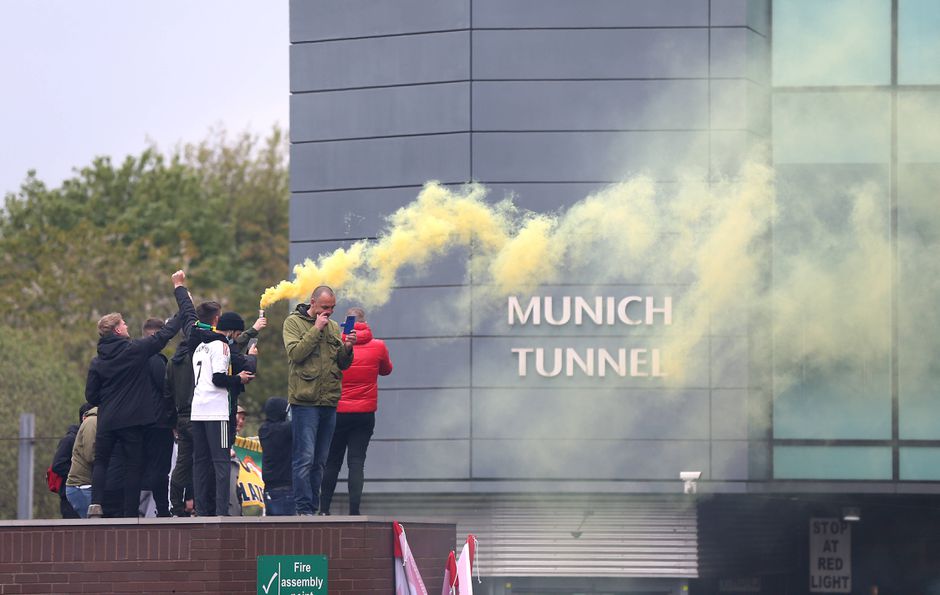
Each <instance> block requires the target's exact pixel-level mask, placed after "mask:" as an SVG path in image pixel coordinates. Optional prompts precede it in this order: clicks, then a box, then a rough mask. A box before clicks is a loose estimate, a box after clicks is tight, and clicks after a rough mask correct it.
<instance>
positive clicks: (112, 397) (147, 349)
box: [85, 287, 195, 431]
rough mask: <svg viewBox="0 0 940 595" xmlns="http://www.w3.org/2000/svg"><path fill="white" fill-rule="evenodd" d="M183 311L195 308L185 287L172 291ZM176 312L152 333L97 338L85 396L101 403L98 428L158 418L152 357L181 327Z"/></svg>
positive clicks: (139, 422) (103, 428) (151, 421)
mask: <svg viewBox="0 0 940 595" xmlns="http://www.w3.org/2000/svg"><path fill="white" fill-rule="evenodd" d="M173 293H174V295H175V297H176V303H177V304H178V305H179V308H180V312H181V313H188V312H189V311H191V310H192V311H193V312H195V310H194V308H193V303H192V300H190V299H189V294H188V292H187V291H186V288H185V287H177V288H176V290H175V291H174V292H173ZM182 318H184V317H181V316H176V317H174V318H172V319H170V321H169V322H168V323H167V325H166V326H164V327H163V328H162V329H160V330H159V331H157V332H156V333H154V334H153V335H151V336H149V337H142V338H140V339H128V338H125V337H121V336H118V335H114V334H110V335H107V336H105V337H101V339H99V340H98V357H96V358H94V359H93V360H91V366H90V367H89V368H88V379H87V380H86V382H85V400H86V401H88V402H89V403H91V404H92V405H96V406H97V407H98V430H99V431H101V430H105V431H107V430H116V429H120V428H126V427H130V426H140V425H147V424H151V423H153V422H154V421H155V416H154V406H153V389H152V387H151V380H150V365H149V362H150V358H151V357H152V356H153V355H155V354H157V353H159V352H160V350H162V349H163V348H164V347H166V344H167V342H168V341H169V340H170V339H171V338H173V335H175V334H176V333H177V331H179V328H180V322H181V319H182Z"/></svg>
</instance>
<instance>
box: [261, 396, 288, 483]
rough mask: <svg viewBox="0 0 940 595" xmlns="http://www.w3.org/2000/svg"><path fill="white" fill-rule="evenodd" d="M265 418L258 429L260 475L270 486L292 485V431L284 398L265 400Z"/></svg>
mask: <svg viewBox="0 0 940 595" xmlns="http://www.w3.org/2000/svg"><path fill="white" fill-rule="evenodd" d="M264 416H265V421H264V423H262V424H261V428H259V430H258V437H259V438H260V439H261V476H262V479H264V488H265V489H266V490H270V489H272V488H279V487H284V486H290V485H291V439H292V436H293V434H292V433H291V426H290V421H288V419H287V399H282V398H281V397H271V398H270V399H268V400H267V402H266V403H265V404H264Z"/></svg>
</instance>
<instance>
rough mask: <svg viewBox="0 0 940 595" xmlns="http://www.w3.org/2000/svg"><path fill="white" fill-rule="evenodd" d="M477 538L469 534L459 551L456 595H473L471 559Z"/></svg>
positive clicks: (474, 551)
mask: <svg viewBox="0 0 940 595" xmlns="http://www.w3.org/2000/svg"><path fill="white" fill-rule="evenodd" d="M476 543H477V538H476V537H475V536H474V535H473V534H472V533H471V534H470V535H467V542H466V543H465V544H463V548H461V550H460V557H459V558H458V559H457V583H456V586H457V595H473V577H472V571H473V557H474V555H475V554H476Z"/></svg>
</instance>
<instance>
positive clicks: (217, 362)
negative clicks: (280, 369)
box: [189, 302, 255, 516]
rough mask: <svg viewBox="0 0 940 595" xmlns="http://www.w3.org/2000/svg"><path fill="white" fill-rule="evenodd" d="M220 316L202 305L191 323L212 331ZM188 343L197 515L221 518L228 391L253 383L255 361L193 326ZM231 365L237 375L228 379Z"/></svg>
mask: <svg viewBox="0 0 940 595" xmlns="http://www.w3.org/2000/svg"><path fill="white" fill-rule="evenodd" d="M221 312H222V307H221V306H220V305H219V304H218V303H217V302H204V303H202V304H199V306H198V307H197V308H196V317H197V318H198V319H199V322H201V323H203V325H206V326H210V327H213V329H214V327H215V326H216V324H218V321H219V315H220V314H221ZM189 340H190V350H191V353H192V354H193V379H194V380H195V388H194V390H193V405H192V413H191V417H190V419H191V421H192V433H193V487H194V489H195V496H196V514H197V515H199V516H216V515H218V516H226V515H228V501H229V491H230V488H229V472H230V469H231V463H230V453H229V451H230V448H231V444H230V443H229V440H230V439H229V428H228V425H229V389H230V388H232V387H234V386H237V385H241V384H248V383H249V382H251V381H252V379H253V378H254V377H255V376H254V373H253V372H251V370H254V369H255V357H254V353H251V352H249V355H248V356H244V355H241V354H239V353H232V352H231V350H230V349H229V344H228V341H227V340H226V338H225V335H222V334H220V333H217V332H215V331H214V330H208V329H204V328H200V327H199V326H198V325H197V327H196V328H194V329H193V330H192V332H191V334H190V339H189ZM252 351H255V350H252ZM233 360H234V361H233ZM232 364H234V365H235V367H236V368H238V369H241V370H242V371H241V372H239V373H238V374H237V375H232V374H231V367H232Z"/></svg>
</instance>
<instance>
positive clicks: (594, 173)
mask: <svg viewBox="0 0 940 595" xmlns="http://www.w3.org/2000/svg"><path fill="white" fill-rule="evenodd" d="M683 165H685V166H686V167H689V166H691V167H698V168H701V169H702V170H703V171H704V169H705V168H707V167H708V134H707V133H705V132H701V133H696V132H671V131H663V132H528V133H496V132H493V133H478V134H475V135H474V142H473V175H474V178H475V179H479V180H484V181H486V182H497V183H508V182H618V181H621V180H624V179H626V178H628V177H629V176H631V175H635V174H639V173H647V174H650V175H652V176H653V178H654V179H656V180H671V179H675V178H676V176H677V170H678V169H679V168H680V167H681V166H683Z"/></svg>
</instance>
